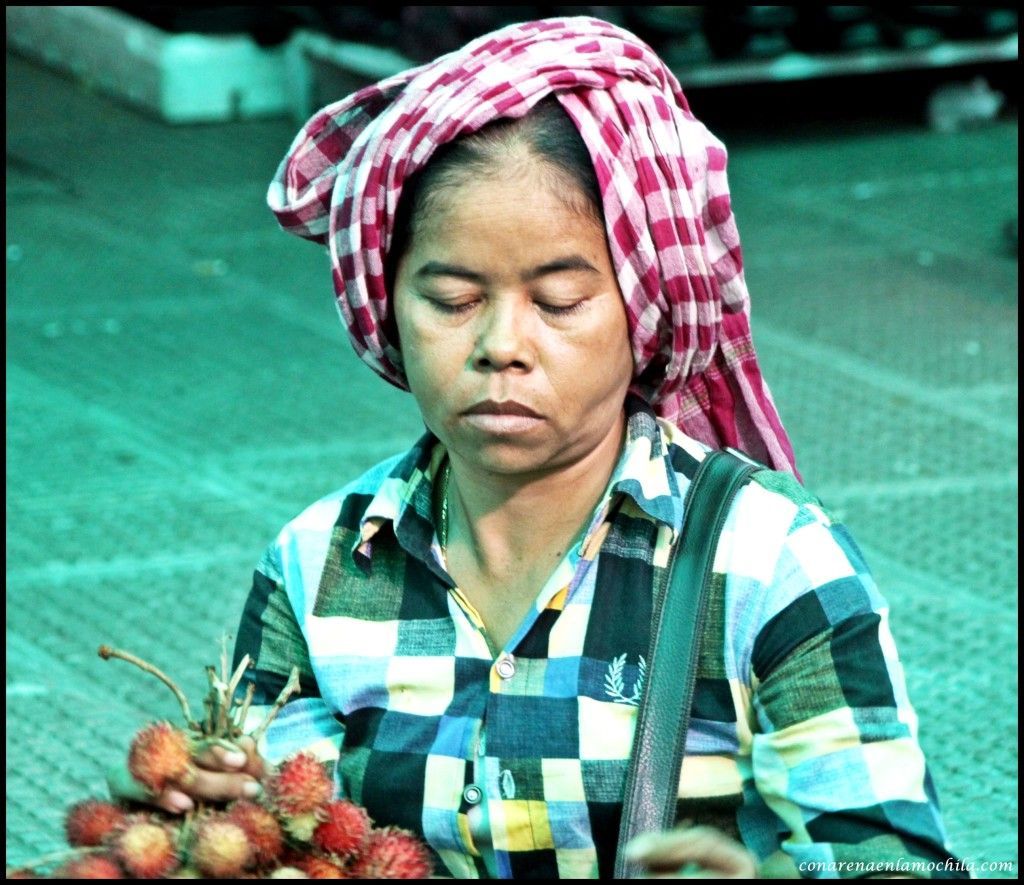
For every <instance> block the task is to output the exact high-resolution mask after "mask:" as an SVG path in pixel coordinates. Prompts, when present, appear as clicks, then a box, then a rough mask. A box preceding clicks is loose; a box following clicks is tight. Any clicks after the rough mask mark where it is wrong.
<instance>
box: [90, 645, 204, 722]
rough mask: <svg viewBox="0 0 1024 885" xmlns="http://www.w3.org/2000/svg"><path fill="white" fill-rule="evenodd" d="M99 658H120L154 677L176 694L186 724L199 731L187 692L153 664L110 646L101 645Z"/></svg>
mask: <svg viewBox="0 0 1024 885" xmlns="http://www.w3.org/2000/svg"><path fill="white" fill-rule="evenodd" d="M99 656H100V657H101V658H103V660H105V661H107V660H109V659H110V658H120V659H121V660H122V661H127V662H128V663H129V664H134V665H135V666H136V667H138V668H140V669H142V670H145V671H146V672H147V673H151V674H152V675H154V676H155V677H156V678H157V679H159V680H160V681H161V682H163V683H164V685H166V686H167V687H168V688H169V689H170V690H171V691H173V692H174V696H175V697H176V698H177V699H178V703H179V704H181V712H182V713H183V714H184V715H185V722H186V723H187V724H188V727H189V728H193V729H197V730H198V729H199V723H198V722H196V721H195V720H193V718H192V711H191V710H190V709H189V707H188V698H186V697H185V692H183V691H182V690H181V689H180V688H178V686H177V685H176V684H175V682H174V681H173V680H172V679H171V678H170V677H169V676H168V675H167V674H166V673H164V672H163V671H161V670H158V669H157V668H156V667H154V666H153V665H152V664H150V663H147V662H146V661H144V660H142V658H138V657H136V656H135V655H133V654H130V653H129V652H126V651H121V649H119V648H111V647H110V646H109V645H101V646H100V647H99Z"/></svg>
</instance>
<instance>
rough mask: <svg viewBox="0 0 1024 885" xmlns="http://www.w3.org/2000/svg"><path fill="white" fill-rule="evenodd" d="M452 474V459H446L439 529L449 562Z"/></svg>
mask: <svg viewBox="0 0 1024 885" xmlns="http://www.w3.org/2000/svg"><path fill="white" fill-rule="evenodd" d="M451 472H452V462H451V459H449V458H446V459H445V462H444V472H443V473H442V474H441V525H440V526H439V527H438V541H439V542H440V543H441V555H442V556H443V557H444V559H445V562H447V561H448V478H449V476H450V475H451Z"/></svg>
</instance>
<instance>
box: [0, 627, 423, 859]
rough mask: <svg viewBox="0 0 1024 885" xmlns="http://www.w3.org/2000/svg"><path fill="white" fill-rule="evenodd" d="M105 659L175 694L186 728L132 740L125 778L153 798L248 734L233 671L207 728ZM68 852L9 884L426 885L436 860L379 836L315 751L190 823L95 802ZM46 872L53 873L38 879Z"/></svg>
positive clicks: (72, 818) (73, 829)
mask: <svg viewBox="0 0 1024 885" xmlns="http://www.w3.org/2000/svg"><path fill="white" fill-rule="evenodd" d="M100 654H101V656H103V657H105V658H107V657H118V658H121V659H124V660H128V661H130V662H132V663H135V664H136V665H138V666H140V667H142V668H143V669H144V670H147V671H148V672H151V673H154V675H157V676H158V677H159V678H160V679H161V680H162V681H164V682H165V683H167V684H168V685H169V686H171V687H172V690H174V691H175V694H176V695H177V696H178V698H179V701H181V704H182V709H183V712H184V714H185V720H186V722H187V723H188V726H189V727H188V729H187V730H185V729H180V728H177V727H175V726H173V725H171V724H170V723H168V722H156V723H152V724H149V725H147V726H145V727H144V728H143V729H141V730H140V731H139V732H138V733H137V734H136V735H135V737H134V739H133V740H132V742H131V747H130V749H129V753H128V770H129V771H130V772H131V774H132V776H133V777H134V778H135V780H136V781H138V782H139V783H141V784H143V785H144V786H145V787H147V788H148V789H149V790H151V791H152V793H153V794H154V795H156V794H158V793H160V792H161V791H162V790H163V789H164V787H165V785H167V784H168V783H171V782H175V781H178V780H180V779H181V778H183V777H185V776H186V775H187V774H188V772H189V771H190V769H191V766H192V759H193V755H194V754H196V753H197V752H201V751H202V749H203V748H204V747H205V746H208V745H209V744H210V743H212V742H216V743H219V744H221V745H225V744H226V745H227V746H231V747H232V748H234V749H237V746H235V745H234V744H233V742H234V741H235V740H236V739H237V738H238V737H240V736H241V735H242V733H243V732H242V730H241V729H242V724H243V722H244V718H245V713H246V712H247V711H248V707H249V701H251V698H252V692H251V691H249V692H247V694H246V697H245V700H244V701H241V702H239V701H236V700H235V699H234V691H235V689H236V688H237V686H238V683H239V682H240V679H241V675H242V672H243V670H244V668H245V667H247V666H248V659H245V660H243V662H242V664H241V665H240V666H239V668H238V669H237V670H236V672H235V674H233V675H231V676H229V674H228V673H227V672H226V670H227V664H226V655H222V668H221V674H220V678H217V676H216V673H215V671H214V668H212V667H210V668H208V670H209V671H210V673H211V677H210V681H211V693H210V695H208V696H207V698H206V699H205V700H204V706H205V708H206V711H207V715H206V719H205V722H203V723H197V722H194V721H193V720H192V718H191V714H190V712H189V709H188V705H187V701H186V700H185V698H184V694H182V693H181V692H180V690H179V689H178V688H177V686H176V685H174V684H173V683H171V682H170V680H169V679H168V678H167V677H166V676H164V675H163V674H162V673H160V672H159V671H158V670H156V668H155V667H153V666H152V665H150V664H146V663H145V662H144V661H141V660H139V659H138V658H135V657H134V656H133V655H129V654H127V653H126V652H120V651H117V650H116V649H110V648H108V647H107V646H103V647H101V649H100ZM297 684H298V680H297V671H293V673H292V678H291V679H290V680H289V683H288V685H287V686H286V687H285V690H284V691H282V693H281V695H280V696H279V697H278V699H277V701H276V702H275V704H274V706H273V708H272V709H271V712H270V714H269V715H268V716H267V717H266V718H265V719H264V721H263V722H262V723H261V724H260V725H259V726H258V727H257V728H256V729H255V730H253V731H252V732H251V733H250V736H252V737H254V738H255V739H258V737H259V736H260V735H261V734H262V732H263V731H265V730H266V727H267V726H268V725H269V723H270V721H271V720H272V719H273V718H274V716H275V715H276V713H277V711H278V710H279V709H280V708H281V707H282V706H283V705H284V703H285V701H286V700H287V698H288V696H290V694H291V693H292V692H293V691H294V690H295V687H296V686H297ZM65 834H66V837H67V842H68V845H69V849H68V850H66V851H64V852H58V853H57V854H56V855H50V856H48V857H45V858H42V859H40V860H39V861H36V862H35V863H31V864H26V865H23V866H22V867H20V868H19V869H15V870H11V869H8V871H7V878H8V879H37V878H55V879H425V878H429V877H430V875H431V873H432V872H433V865H432V862H431V855H430V852H429V850H428V849H427V848H426V846H425V845H424V844H423V842H422V841H421V840H420V839H419V838H417V837H416V836H415V835H414V834H413V833H411V832H409V831H407V830H402V829H399V828H397V827H382V828H375V827H374V826H373V821H371V819H370V816H369V815H368V814H367V812H366V809H364V808H362V807H361V806H359V805H357V804H355V803H354V802H351V801H349V800H347V799H336V798H334V783H333V780H332V778H331V775H330V773H329V772H328V770H327V768H326V767H325V766H324V765H323V764H322V763H321V762H320V761H319V760H318V759H317V758H316V757H315V756H314V755H313V754H312V753H308V752H300V753H297V754H295V755H293V756H291V757H289V758H288V759H286V760H285V761H284V762H282V763H281V764H280V765H279V766H278V767H277V769H276V770H275V771H274V772H273V773H272V774H271V775H270V776H269V777H268V778H267V779H266V781H265V792H264V794H263V796H261V797H260V799H259V800H247V799H240V800H237V801H234V802H231V803H229V804H227V805H225V806H223V807H221V806H219V805H217V806H215V805H212V804H209V803H199V805H198V807H197V808H195V809H194V810H192V811H190V812H188V813H187V814H185V815H183V816H175V815H171V814H168V813H166V812H163V811H160V810H156V809H150V808H148V807H146V806H144V805H138V804H135V803H127V802H126V803H121V802H109V801H106V800H103V799H86V800H84V801H82V802H78V803H76V804H75V805H73V806H71V808H70V809H69V810H68V812H67V815H66V817H65ZM43 868H46V869H47V870H48V872H46V873H45V874H44V873H41V872H39V870H40V869H43Z"/></svg>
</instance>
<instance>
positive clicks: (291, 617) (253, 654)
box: [234, 544, 344, 762]
mask: <svg viewBox="0 0 1024 885" xmlns="http://www.w3.org/2000/svg"><path fill="white" fill-rule="evenodd" d="M279 561H280V560H279V554H278V547H277V545H276V544H274V545H272V546H271V547H270V548H268V550H267V552H266V553H265V554H264V555H263V558H262V559H261V560H260V563H259V565H258V566H257V567H256V570H255V572H254V574H253V583H252V589H251V590H250V591H249V596H248V598H247V600H246V603H245V607H244V608H243V610H242V617H241V622H240V624H239V627H238V634H237V639H236V640H235V654H234V660H235V666H237V665H238V664H239V662H240V661H241V660H242V658H243V657H244V656H245V655H246V654H248V655H249V656H250V658H251V659H252V661H253V665H252V666H251V667H250V668H249V669H248V670H247V671H246V674H245V677H244V679H243V681H242V684H241V691H243V692H244V691H245V690H246V687H247V685H248V684H249V683H252V685H253V686H254V693H253V703H252V706H251V707H250V709H249V714H248V716H247V717H246V722H245V725H244V730H245V731H246V732H251V731H252V730H253V729H254V728H255V727H256V726H257V725H258V724H259V723H260V722H261V721H262V720H263V719H264V718H265V717H266V715H267V714H268V713H269V712H270V710H271V707H272V705H273V703H274V700H275V699H276V698H277V696H278V695H279V694H280V692H281V690H282V689H283V688H284V686H285V684H286V683H287V681H288V678H289V675H290V674H291V671H292V668H293V667H298V671H299V691H298V692H296V693H295V694H293V695H292V696H291V698H290V699H289V701H288V702H287V703H286V704H285V705H284V707H282V709H281V710H280V712H279V713H278V714H277V716H276V717H275V719H274V721H273V722H272V723H271V725H270V727H269V729H267V731H266V733H265V734H264V736H263V737H262V738H261V740H260V742H259V747H258V749H259V751H260V754H261V755H262V756H263V757H264V758H265V759H267V760H269V761H270V762H279V761H281V760H282V759H285V758H287V757H288V756H290V755H292V754H293V753H296V752H298V751H299V750H306V751H309V752H312V753H314V754H315V755H316V756H317V757H318V758H319V759H321V760H322V761H325V762H328V761H331V760H335V759H337V757H338V753H339V747H340V746H341V741H342V737H343V734H344V729H343V727H342V725H341V723H340V722H339V721H338V719H337V718H336V717H335V715H334V711H333V710H331V709H330V707H329V706H328V705H327V703H326V702H325V701H324V700H323V698H322V697H321V695H320V689H319V686H318V685H317V681H316V677H315V675H314V673H313V668H312V667H311V665H310V661H309V649H308V646H307V644H306V639H305V636H304V635H303V633H302V630H301V629H300V627H299V624H298V621H297V619H296V617H295V612H294V610H293V608H292V604H291V601H290V600H289V597H288V593H287V591H286V589H285V587H284V582H283V579H282V577H281V569H280V566H279Z"/></svg>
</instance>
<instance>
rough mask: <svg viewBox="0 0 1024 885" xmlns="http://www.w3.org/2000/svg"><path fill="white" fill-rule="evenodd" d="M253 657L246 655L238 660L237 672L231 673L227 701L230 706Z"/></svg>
mask: <svg viewBox="0 0 1024 885" xmlns="http://www.w3.org/2000/svg"><path fill="white" fill-rule="evenodd" d="M250 661H252V658H250V657H249V655H246V656H245V657H243V658H242V660H240V661H239V662H238V666H237V667H235V672H234V673H232V674H231V681H230V682H229V683H228V694H227V698H226V700H227V702H228V705H229V706H230V704H231V702H232V701H233V700H234V699H235V692H236V691H237V690H238V683H239V682H241V681H242V677H243V676H244V675H245V671H246V670H248V669H249V663H250Z"/></svg>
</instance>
